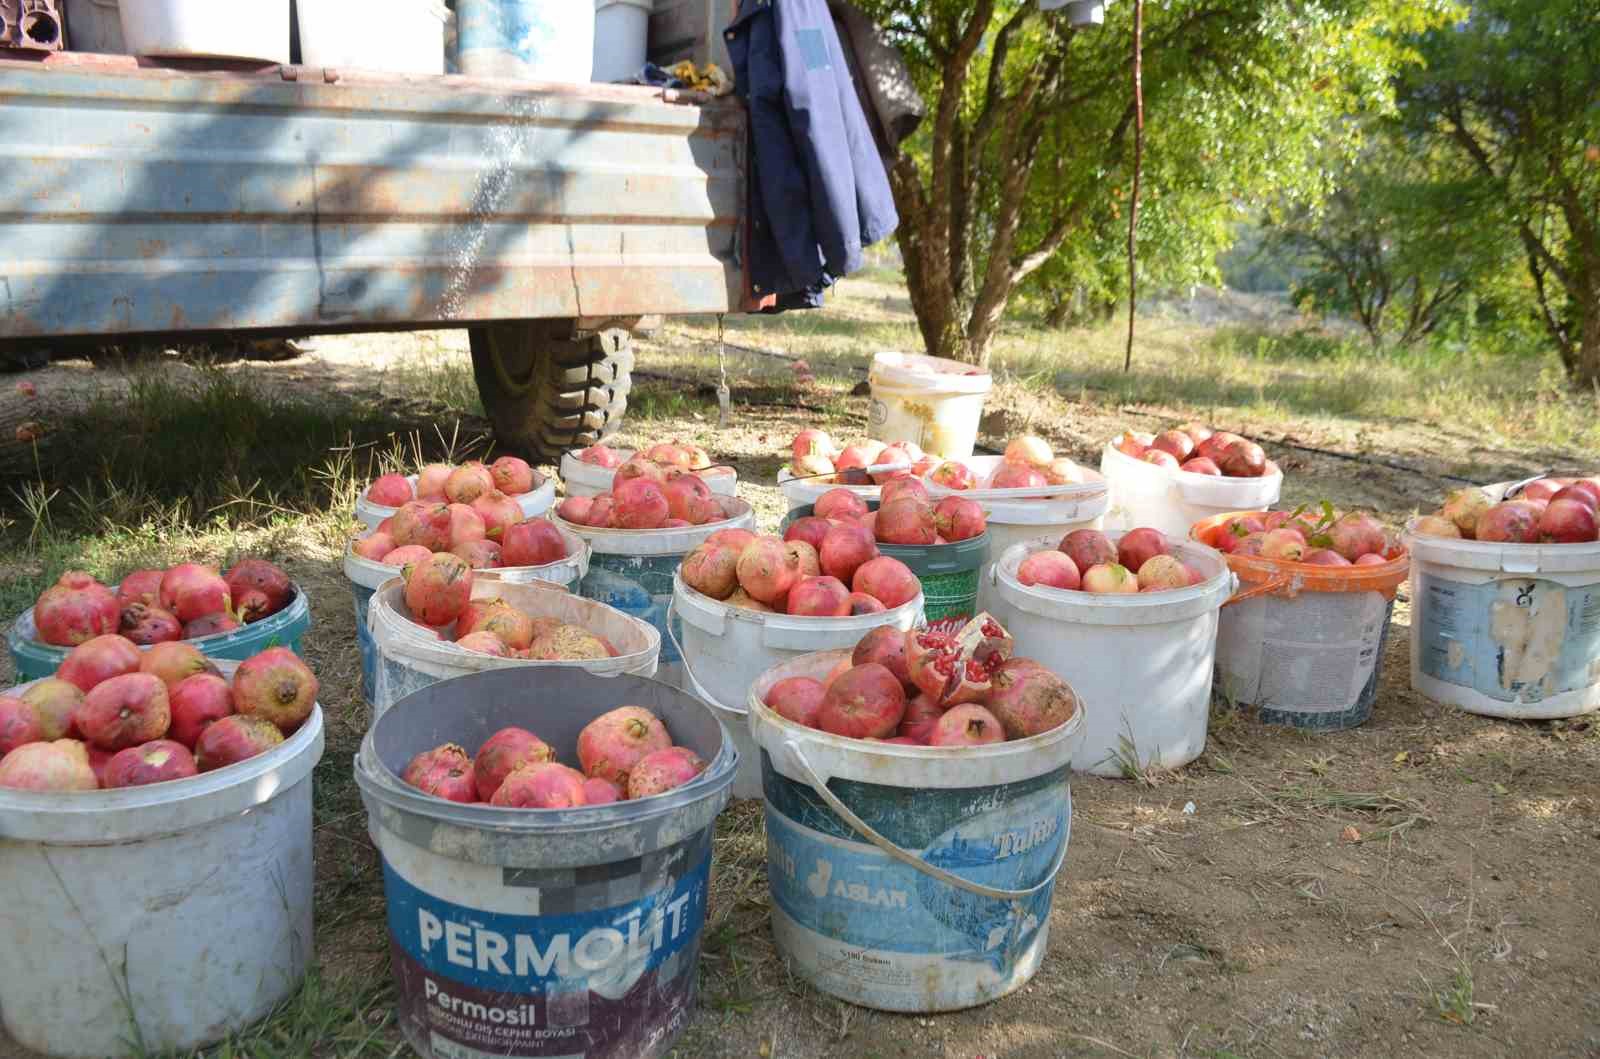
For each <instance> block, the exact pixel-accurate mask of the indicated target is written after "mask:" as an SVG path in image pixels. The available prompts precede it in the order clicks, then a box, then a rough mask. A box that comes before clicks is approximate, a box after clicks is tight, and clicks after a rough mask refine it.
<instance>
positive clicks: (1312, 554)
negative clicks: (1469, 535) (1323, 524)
mask: <svg viewBox="0 0 1600 1059" xmlns="http://www.w3.org/2000/svg"><path fill="white" fill-rule="evenodd" d="M1450 528H1451V529H1455V525H1454V524H1451V526H1450ZM1300 561H1301V562H1303V563H1306V564H1308V565H1310V566H1349V565H1350V560H1349V559H1346V558H1345V557H1344V556H1342V555H1340V554H1339V553H1338V552H1336V551H1334V550H1333V549H1332V548H1312V549H1311V550H1310V551H1308V552H1306V553H1305V555H1303V556H1302V557H1301V558H1300Z"/></svg>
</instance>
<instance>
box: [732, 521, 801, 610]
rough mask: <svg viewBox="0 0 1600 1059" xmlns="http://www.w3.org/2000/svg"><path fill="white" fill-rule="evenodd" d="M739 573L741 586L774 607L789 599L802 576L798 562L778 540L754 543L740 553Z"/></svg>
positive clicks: (773, 538)
mask: <svg viewBox="0 0 1600 1059" xmlns="http://www.w3.org/2000/svg"><path fill="white" fill-rule="evenodd" d="M789 543H790V544H795V543H797V542H794V541H790V542H789ZM737 571H738V577H739V585H740V587H741V588H743V589H744V590H745V591H746V592H747V593H749V594H750V596H751V597H752V598H754V599H757V600H759V601H761V602H762V603H766V604H769V605H771V606H778V603H777V602H776V601H778V600H780V599H782V598H784V597H785V596H787V595H788V594H789V590H790V589H791V588H793V587H794V585H795V582H796V581H799V580H800V576H801V575H800V565H799V560H798V559H797V558H795V557H793V556H792V554H791V553H790V552H789V550H788V549H787V548H786V547H785V545H784V542H782V541H780V540H778V539H777V538H775V537H761V538H759V539H757V540H755V541H753V542H752V543H751V544H750V546H749V547H747V548H746V549H745V550H744V551H743V552H741V553H740V555H739V563H738V566H737Z"/></svg>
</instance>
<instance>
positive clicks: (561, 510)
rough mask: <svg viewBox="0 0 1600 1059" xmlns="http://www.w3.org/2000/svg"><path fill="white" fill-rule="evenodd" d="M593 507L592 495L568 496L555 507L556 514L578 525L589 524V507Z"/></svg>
mask: <svg viewBox="0 0 1600 1059" xmlns="http://www.w3.org/2000/svg"><path fill="white" fill-rule="evenodd" d="M592 507H594V497H591V496H569V497H567V498H566V499H565V500H563V501H561V503H560V504H559V505H557V507H556V514H557V515H558V516H560V517H561V518H562V519H565V520H566V521H567V522H571V523H573V524H575V525H578V526H587V525H588V524H589V509H590V508H592Z"/></svg>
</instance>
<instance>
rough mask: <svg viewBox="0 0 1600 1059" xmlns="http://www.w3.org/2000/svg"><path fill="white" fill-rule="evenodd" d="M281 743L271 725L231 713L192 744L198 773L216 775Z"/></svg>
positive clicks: (276, 729)
mask: <svg viewBox="0 0 1600 1059" xmlns="http://www.w3.org/2000/svg"><path fill="white" fill-rule="evenodd" d="M282 742H283V733H282V732H280V731H279V730H278V726H277V725H275V724H273V723H272V722H271V721H268V720H265V719H264V718H261V717H251V716H246V715H244V714H238V713H234V714H229V715H228V716H226V717H220V718H218V719H217V720H215V721H213V722H212V723H210V724H208V725H206V726H205V728H204V729H202V730H201V732H200V738H199V739H196V740H195V744H194V757H195V761H196V763H197V764H198V765H199V766H200V771H201V772H215V771H216V770H217V769H220V768H226V767H227V766H229V765H237V764H238V763H239V762H241V761H248V760H249V759H250V758H253V757H255V756H256V755H257V754H265V753H266V752H267V751H269V750H271V749H272V748H273V747H275V746H278V745H280V744H281V743H282Z"/></svg>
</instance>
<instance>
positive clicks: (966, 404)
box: [867, 353, 994, 460]
mask: <svg viewBox="0 0 1600 1059" xmlns="http://www.w3.org/2000/svg"><path fill="white" fill-rule="evenodd" d="M867 382H868V384H869V385H870V386H871V387H872V405H871V408H870V410H869V411H868V413H867V430H868V433H869V434H870V436H872V437H873V438H876V439H877V440H879V441H888V442H894V441H911V442H915V443H916V444H918V445H920V446H921V447H922V448H923V449H924V450H925V451H927V452H930V453H932V454H933V455H935V456H940V457H943V458H944V459H947V460H954V459H960V458H961V457H963V456H971V455H972V446H973V445H974V444H975V443H976V442H977V440H978V422H979V420H981V419H982V418H983V402H984V398H986V397H988V396H989V389H990V387H991V386H993V384H994V380H992V379H991V378H990V377H989V373H988V372H986V371H981V370H979V369H978V368H975V367H973V366H972V365H971V364H962V363H961V362H960V361H955V360H945V359H943V358H941V357H929V356H924V355H923V354H921V353H879V354H877V355H876V356H874V357H873V358H872V370H871V371H869V372H868V373H867Z"/></svg>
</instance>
